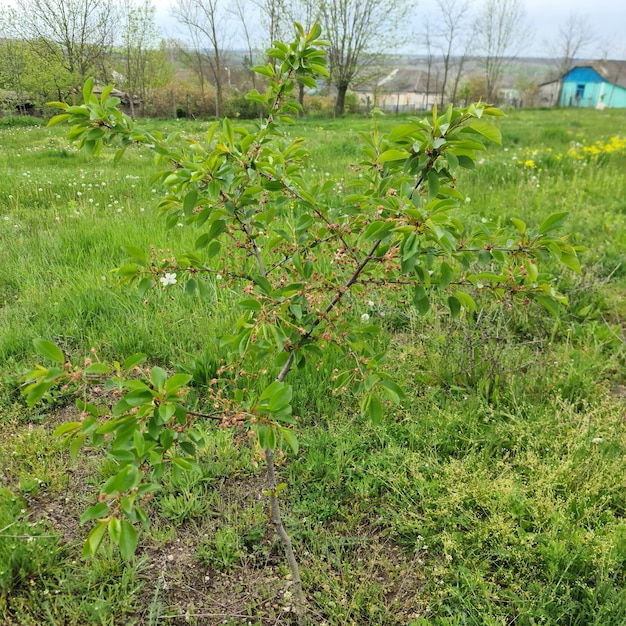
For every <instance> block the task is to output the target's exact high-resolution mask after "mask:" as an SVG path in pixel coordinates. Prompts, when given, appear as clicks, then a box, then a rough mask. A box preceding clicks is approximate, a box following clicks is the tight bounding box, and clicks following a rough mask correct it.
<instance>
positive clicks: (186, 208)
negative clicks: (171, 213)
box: [183, 189, 198, 217]
mask: <svg viewBox="0 0 626 626" xmlns="http://www.w3.org/2000/svg"><path fill="white" fill-rule="evenodd" d="M197 201H198V192H197V191H196V190H195V189H192V190H191V191H189V192H188V193H187V194H186V195H185V199H184V200H183V213H184V214H185V215H186V216H187V217H189V216H190V215H191V214H192V213H193V210H194V209H195V208H196V202H197Z"/></svg>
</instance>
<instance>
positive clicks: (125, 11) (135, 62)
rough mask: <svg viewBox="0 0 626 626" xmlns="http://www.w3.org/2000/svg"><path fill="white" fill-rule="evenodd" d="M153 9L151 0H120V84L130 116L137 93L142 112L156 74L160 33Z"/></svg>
mask: <svg viewBox="0 0 626 626" xmlns="http://www.w3.org/2000/svg"><path fill="white" fill-rule="evenodd" d="M154 12H155V8H154V5H153V4H152V2H151V0H141V1H140V2H136V0H123V3H122V12H121V18H122V19H121V27H120V28H121V32H120V36H121V43H122V53H123V55H124V60H123V65H122V80H121V82H122V84H121V85H120V87H122V88H123V89H124V90H125V91H126V93H127V94H128V98H129V101H130V110H131V116H132V117H133V118H134V117H135V96H139V99H140V101H141V110H142V113H143V111H144V108H145V102H146V97H147V93H148V87H149V86H150V84H151V83H154V79H155V78H156V77H157V76H158V75H159V72H156V71H155V70H156V68H155V67H154V63H153V61H154V56H155V54H157V53H158V50H157V46H158V42H159V35H160V33H159V30H158V29H157V27H156V24H155V21H154ZM161 61H162V62H164V59H162V58H161ZM163 64H164V63H163Z"/></svg>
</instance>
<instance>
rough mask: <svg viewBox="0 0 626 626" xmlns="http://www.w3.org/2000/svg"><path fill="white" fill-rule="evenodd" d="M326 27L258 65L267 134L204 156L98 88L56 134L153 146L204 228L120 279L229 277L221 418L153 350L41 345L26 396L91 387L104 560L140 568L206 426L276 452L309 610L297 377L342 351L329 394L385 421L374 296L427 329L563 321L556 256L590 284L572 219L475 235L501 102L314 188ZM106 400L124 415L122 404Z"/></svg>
mask: <svg viewBox="0 0 626 626" xmlns="http://www.w3.org/2000/svg"><path fill="white" fill-rule="evenodd" d="M320 32H321V31H320V29H319V27H317V26H315V27H314V28H313V29H312V30H311V31H310V32H309V33H305V32H304V30H303V29H302V28H301V27H299V28H298V32H297V37H296V40H295V41H294V42H292V43H291V44H289V45H286V44H282V43H280V42H277V44H276V46H275V47H274V48H273V49H271V50H270V51H269V55H270V56H271V57H272V58H274V59H276V60H277V64H276V66H272V65H271V64H268V65H267V66H263V67H261V68H259V69H260V70H261V71H262V72H263V73H264V74H265V75H266V76H267V77H268V78H269V79H270V80H269V87H268V89H267V91H266V92H265V93H264V94H259V93H258V92H254V91H253V92H251V93H250V94H249V97H250V99H251V100H253V101H255V102H258V103H259V104H261V105H262V106H263V107H264V109H265V110H266V111H268V115H267V117H266V119H265V120H263V121H262V122H261V123H259V124H258V126H256V127H255V128H253V129H249V128H247V127H236V126H233V124H232V123H231V122H230V121H229V120H228V119H224V120H223V121H221V122H215V123H214V124H212V125H211V127H210V128H209V131H208V134H207V143H206V145H205V144H202V143H200V142H197V141H183V142H177V141H176V138H175V137H171V138H168V139H164V138H163V137H162V136H161V135H160V134H159V133H157V132H149V131H145V130H142V129H139V128H136V127H135V125H134V124H133V122H132V120H131V119H130V118H128V117H127V116H125V115H123V114H122V113H120V112H119V110H117V108H116V104H117V103H116V100H115V99H112V98H109V97H108V93H107V92H105V93H103V94H102V97H101V98H100V100H98V99H96V98H95V97H94V96H93V94H92V92H91V89H92V85H91V84H90V83H87V84H86V85H85V88H84V99H85V104H84V105H82V106H79V107H69V106H68V105H66V104H59V107H60V108H62V109H63V110H64V112H63V113H62V114H60V115H59V116H57V117H55V118H53V120H51V123H58V122H63V121H67V122H69V123H71V124H73V127H72V129H71V131H70V135H71V137H73V138H74V140H77V141H78V145H79V147H80V148H82V149H84V150H86V151H87V152H88V153H91V154H97V153H98V152H99V151H100V150H101V149H102V148H103V147H104V145H108V144H115V145H117V146H118V147H119V151H118V154H117V155H116V158H120V157H121V155H122V154H123V152H124V150H125V149H126V147H128V146H129V145H132V144H139V145H142V146H144V147H145V148H146V149H149V150H152V151H154V152H155V153H156V154H157V155H159V156H160V157H161V159H162V163H163V166H164V169H163V171H162V172H161V173H160V174H159V179H160V181H161V183H162V185H163V187H164V189H165V193H166V195H165V197H164V198H163V199H162V201H161V202H160V204H159V208H160V211H161V213H162V215H163V216H165V217H166V220H167V223H168V224H171V225H174V224H178V223H181V222H186V223H187V224H188V225H190V226H195V227H197V228H199V229H200V231H201V234H200V236H199V238H198V239H197V242H196V247H195V250H193V251H190V252H188V253H185V254H181V255H179V256H178V257H172V256H171V255H168V258H159V257H158V256H157V255H156V254H154V255H151V256H148V255H146V254H145V253H144V252H143V251H142V250H140V249H138V248H136V247H133V246H129V247H128V248H127V251H128V253H129V255H130V256H131V257H132V258H133V261H132V263H131V264H129V265H127V266H125V267H123V268H120V270H119V271H118V275H119V276H120V278H121V279H122V280H123V281H124V282H129V281H133V282H136V283H137V284H138V286H139V288H140V290H141V291H142V292H143V294H144V295H145V294H146V293H147V292H148V291H151V290H168V291H169V290H171V289H176V285H180V284H181V283H184V284H185V289H186V292H187V293H194V292H197V291H199V292H200V293H202V291H203V290H206V289H207V287H206V282H207V281H208V282H211V283H213V284H214V285H215V284H216V282H217V281H218V278H219V282H220V284H227V285H229V286H230V287H231V288H232V291H233V292H234V293H241V294H243V295H242V299H241V300H240V301H239V303H238V307H239V313H240V315H239V319H238V320H237V321H236V323H234V324H233V330H232V333H231V334H228V335H226V336H224V337H222V338H221V343H220V346H221V351H222V354H223V355H224V357H225V358H226V357H227V359H228V361H227V363H226V364H225V365H224V366H223V367H222V368H220V369H219V370H218V372H217V374H216V378H215V379H214V380H213V381H212V382H211V386H210V388H209V390H208V398H207V406H209V407H211V408H210V412H207V413H201V412H199V411H195V410H193V409H191V408H190V407H189V406H187V385H188V383H189V381H190V379H191V376H188V375H186V374H180V373H179V374H172V375H170V374H168V372H166V371H165V370H164V369H162V368H161V367H158V366H156V367H152V368H149V369H146V368H145V367H144V366H143V365H142V364H143V363H144V362H145V359H146V356H145V355H134V356H132V357H129V358H128V359H127V360H126V361H124V362H122V363H118V362H114V363H112V364H108V363H104V362H99V361H97V359H95V357H93V358H89V359H88V360H86V361H85V362H84V363H80V364H78V363H72V362H70V361H69V359H68V358H67V357H66V355H64V354H63V352H62V351H61V350H60V349H59V348H58V347H57V346H55V345H54V344H52V343H50V342H48V341H44V340H38V341H36V348H37V349H38V351H39V352H40V353H42V354H43V355H44V356H46V357H47V358H49V359H51V360H52V361H53V362H55V366H54V367H52V368H45V367H41V366H39V367H37V368H35V369H34V370H33V371H32V372H30V373H29V374H27V375H26V377H25V381H26V388H25V390H24V393H25V394H26V397H27V400H28V402H29V403H31V404H32V403H34V402H37V401H38V400H40V399H41V398H42V397H44V396H45V395H46V394H48V393H50V392H51V390H52V389H53V388H54V387H55V386H56V385H58V384H59V383H65V384H66V385H67V387H66V389H65V392H67V391H69V390H70V387H71V388H74V389H77V391H78V390H80V392H79V394H78V395H79V398H80V399H79V400H78V401H77V404H78V406H79V408H80V409H81V411H82V415H81V420H80V421H76V422H72V423H68V424H63V425H62V426H60V427H59V428H58V429H57V431H56V432H57V434H60V435H64V436H65V437H66V440H67V443H68V444H69V445H70V451H71V452H72V453H73V454H77V452H78V450H79V448H80V446H81V445H82V444H83V442H85V441H91V442H93V443H95V444H100V443H102V442H103V441H104V439H105V436H106V437H107V438H108V439H109V444H110V445H109V447H108V454H109V456H110V457H111V458H113V459H116V461H117V463H118V464H119V465H118V466H119V470H118V472H117V473H116V474H114V475H113V476H111V477H110V478H109V479H108V480H107V481H106V483H105V484H104V485H103V486H102V488H101V493H100V496H99V499H98V503H96V504H94V505H93V506H92V507H90V508H89V509H88V510H87V511H86V512H85V514H84V515H83V517H82V519H83V521H85V522H95V525H94V526H93V528H92V530H91V532H90V534H89V537H88V539H87V542H86V545H85V550H84V553H85V555H91V554H93V553H94V552H95V551H96V550H97V549H98V547H99V546H100V544H101V543H102V541H103V538H104V536H105V534H107V533H108V534H109V536H110V538H111V540H112V541H113V542H114V543H116V544H118V545H119V547H120V550H121V552H122V554H123V555H125V556H130V555H132V554H133V552H134V551H135V548H136V546H137V532H136V530H135V528H134V526H133V524H134V523H137V522H141V523H143V524H147V521H148V520H147V516H146V513H145V512H144V510H143V508H142V505H141V500H142V498H143V497H145V496H146V495H147V494H149V493H151V491H153V490H154V489H156V488H158V486H157V482H158V479H159V478H160V476H162V474H163V472H164V470H165V468H166V467H170V466H171V467H174V468H178V470H189V469H193V468H194V454H195V452H196V448H197V447H198V446H199V445H201V443H202V441H201V437H200V436H199V434H198V432H197V431H196V430H195V429H194V421H195V420H196V419H198V418H202V419H216V420H218V421H220V422H221V423H222V424H223V425H228V426H234V427H239V428H247V429H249V432H250V433H251V434H252V435H253V436H255V437H256V438H257V440H258V443H259V445H260V447H261V448H262V449H263V450H264V454H265V461H266V469H267V491H266V493H267V496H268V499H269V508H270V515H271V520H272V522H273V524H274V527H275V529H276V532H277V534H278V535H279V537H280V539H281V543H282V545H283V548H284V550H285V554H286V557H287V561H288V564H289V568H290V571H291V576H292V590H293V594H294V596H295V602H294V604H295V607H296V608H300V609H301V608H302V607H303V606H304V604H305V598H304V595H303V590H302V584H301V581H300V575H299V570H298V565H297V561H296V557H295V553H294V550H293V547H292V544H291V540H290V538H289V536H288V534H287V532H286V530H285V527H284V525H283V523H282V518H281V512H280V507H279V502H278V495H279V493H280V490H281V486H280V485H277V477H276V468H275V464H274V451H275V449H276V447H277V446H278V445H279V444H280V442H281V441H282V442H284V443H285V444H286V445H288V446H290V447H291V448H292V450H293V451H294V453H297V451H298V441H297V437H296V433H295V425H296V420H295V419H294V416H293V414H292V387H291V385H290V384H289V383H288V382H287V381H288V377H289V378H290V377H293V376H296V375H297V372H298V371H299V370H301V369H302V368H306V367H307V365H308V364H310V363H311V362H313V363H315V362H317V361H318V360H319V359H322V360H323V359H325V358H327V355H329V354H331V353H333V352H334V353H335V354H337V356H338V358H339V360H340V362H341V363H343V371H338V372H337V373H336V376H335V378H334V383H333V384H334V386H335V387H336V388H337V390H339V391H341V392H342V393H350V392H352V393H354V394H355V399H357V398H358V400H359V401H360V407H361V411H362V413H363V414H365V415H369V416H370V418H371V419H372V421H373V422H374V423H378V422H380V420H381V419H382V417H383V412H384V407H385V405H386V404H387V403H388V402H390V403H397V402H401V401H402V399H403V393H402V390H401V389H400V387H399V386H398V384H397V383H396V382H395V381H394V380H393V378H392V377H391V376H390V375H389V373H388V371H387V370H386V369H385V365H384V363H385V355H384V353H382V354H381V353H380V352H379V349H378V348H374V347H373V344H374V339H375V337H376V333H377V332H378V329H377V327H376V325H374V324H371V323H370V320H369V315H368V314H367V313H362V311H363V308H364V307H365V306H366V303H367V301H368V300H369V298H373V297H376V296H375V294H376V292H380V295H381V296H382V297H384V298H387V299H392V298H394V297H397V298H399V299H400V300H405V299H406V298H410V299H411V300H412V303H413V306H414V307H415V308H416V310H417V311H418V312H419V313H421V314H426V313H427V312H428V311H429V309H430V307H431V302H432V303H433V310H434V314H436V315H440V316H442V317H444V318H447V317H448V316H452V317H459V316H468V317H469V318H471V317H472V315H473V314H474V311H475V309H476V303H475V301H474V299H473V297H472V296H471V295H470V291H475V292H478V293H481V294H490V295H492V296H493V298H495V300H497V301H498V302H500V303H503V302H505V303H506V305H507V306H511V307H512V306H514V305H520V306H528V305H529V304H530V303H531V301H532V300H537V301H539V302H540V303H542V304H544V305H545V306H546V307H547V308H549V309H551V310H554V308H555V307H557V304H556V303H557V302H563V301H564V300H565V299H564V297H563V296H562V295H561V294H559V293H558V292H557V291H556V289H555V285H554V280H553V277H552V276H551V275H550V274H549V273H548V272H547V271H546V268H545V267H541V271H540V268H539V266H540V265H543V260H544V259H546V258H548V257H551V258H555V259H558V260H559V261H560V262H561V263H564V264H565V265H567V266H569V267H571V268H573V269H575V270H579V265H578V260H577V257H576V251H575V249H574V248H573V247H572V246H571V245H570V244H569V243H568V242H567V240H566V238H560V237H557V236H555V235H554V231H555V230H556V229H557V228H559V226H560V225H561V224H562V223H563V220H564V219H565V216H566V214H565V213H558V214H555V215H551V216H549V217H547V218H546V220H545V221H544V222H543V223H542V224H541V225H539V226H538V227H536V228H529V227H527V226H526V224H525V223H523V222H522V221H521V220H512V222H513V224H514V226H515V230H514V231H513V229H507V228H505V227H503V226H500V225H497V226H495V225H494V226H493V227H490V226H489V225H488V224H485V223H482V222H480V221H479V223H478V225H477V226H476V227H470V226H469V225H464V224H463V222H462V221H461V217H462V213H461V211H460V208H461V200H462V199H463V195H462V194H461V193H460V192H459V191H458V189H456V185H455V180H456V179H455V178H454V175H453V172H454V171H455V170H456V169H457V168H459V167H468V168H471V167H473V166H474V161H475V159H476V151H479V150H483V149H484V148H485V146H484V144H485V143H486V142H487V141H493V142H496V143H499V142H500V134H499V131H498V130H497V128H496V127H495V126H493V125H492V124H490V123H489V122H487V121H486V120H485V119H483V118H485V117H488V116H490V115H498V114H500V112H499V111H498V110H497V109H493V108H492V107H490V106H486V105H471V106H470V107H468V108H467V109H459V110H455V109H453V108H452V107H450V108H448V109H447V111H446V112H445V113H444V114H443V115H441V116H438V115H437V112H436V111H435V112H434V113H433V115H432V116H429V117H428V118H425V119H423V120H419V119H411V120H408V121H407V122H406V123H404V124H401V125H399V126H398V127H397V128H395V129H394V130H392V131H391V133H389V134H387V135H384V134H381V133H379V132H378V131H377V130H374V131H373V132H372V133H371V134H369V135H366V134H364V137H363V140H364V145H363V159H362V162H361V166H360V167H361V172H360V173H361V177H360V178H359V179H357V180H355V185H354V186H353V187H352V188H351V189H350V191H349V193H348V195H346V196H345V197H341V196H340V195H338V192H337V186H336V183H335V181H327V182H325V183H324V184H318V183H311V182H309V181H308V180H307V177H306V176H305V164H306V162H307V156H308V154H307V150H306V149H305V147H304V145H303V140H302V139H299V138H296V139H293V138H291V137H290V136H289V135H288V134H286V133H285V132H284V131H283V130H282V127H281V125H282V123H283V122H285V123H286V118H288V117H289V116H290V115H293V113H294V112H295V111H297V110H298V108H299V105H298V103H297V102H296V101H295V100H294V96H293V93H294V90H295V82H297V81H304V82H305V84H309V83H311V82H312V81H313V78H314V76H315V75H316V74H318V73H322V74H326V70H325V59H324V55H323V52H322V51H321V50H320V45H321V44H322V43H323V42H321V41H320V40H319V35H320ZM290 128H291V127H290ZM512 231H513V232H512ZM224 248H225V249H224ZM217 291H218V292H219V291H221V290H219V289H218V290H217ZM228 291H230V290H228ZM102 377H105V378H107V382H106V386H105V387H104V389H99V390H98V392H102V391H109V392H113V393H112V394H109V395H106V396H104V397H102V396H100V397H98V396H97V393H98V392H93V391H92V392H91V394H89V395H88V392H87V391H86V388H87V387H89V385H90V384H92V383H94V382H95V381H99V380H100V379H101V378H102ZM94 393H96V395H95V396H94ZM112 395H113V396H114V397H115V398H116V402H115V404H114V406H113V407H109V406H107V405H106V399H107V398H110V397H111V396H112ZM94 398H95V399H94Z"/></svg>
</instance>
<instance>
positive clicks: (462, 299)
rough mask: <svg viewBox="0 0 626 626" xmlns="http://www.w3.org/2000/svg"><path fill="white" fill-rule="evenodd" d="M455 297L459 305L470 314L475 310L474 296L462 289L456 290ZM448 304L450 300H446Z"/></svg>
mask: <svg viewBox="0 0 626 626" xmlns="http://www.w3.org/2000/svg"><path fill="white" fill-rule="evenodd" d="M454 295H455V297H456V299H457V300H458V301H459V303H460V304H461V306H462V307H463V308H464V309H465V310H466V311H467V312H468V313H469V314H470V315H471V314H472V313H474V311H475V310H476V302H474V298H472V296H470V295H469V294H467V293H465V292H464V291H457V292H456V293H455V294H454ZM448 305H450V302H449V301H448ZM450 312H452V308H450Z"/></svg>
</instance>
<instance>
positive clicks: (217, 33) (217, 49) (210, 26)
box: [172, 0, 228, 117]
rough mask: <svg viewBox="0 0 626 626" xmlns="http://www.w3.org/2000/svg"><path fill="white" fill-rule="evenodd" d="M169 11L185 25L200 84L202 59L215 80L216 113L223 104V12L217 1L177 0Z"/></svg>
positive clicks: (219, 113) (224, 31) (217, 113)
mask: <svg viewBox="0 0 626 626" xmlns="http://www.w3.org/2000/svg"><path fill="white" fill-rule="evenodd" d="M172 13H173V15H174V17H175V18H176V20H178V22H179V23H180V24H181V25H182V26H183V27H184V28H185V30H186V31H187V35H188V37H189V43H190V44H191V47H192V50H193V52H192V54H195V55H196V57H197V58H196V60H197V61H198V64H197V65H198V68H199V78H200V81H201V87H202V83H203V81H204V77H203V61H206V63H207V65H208V68H209V71H210V73H211V76H212V78H213V81H214V83H215V109H216V110H215V115H216V116H218V117H219V116H220V115H221V113H222V107H223V103H224V82H223V75H224V71H225V65H224V43H225V40H226V38H227V29H226V22H227V16H228V14H227V11H226V7H225V6H224V3H223V2H222V1H221V0H177V2H176V4H175V5H174V8H173V10H172Z"/></svg>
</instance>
